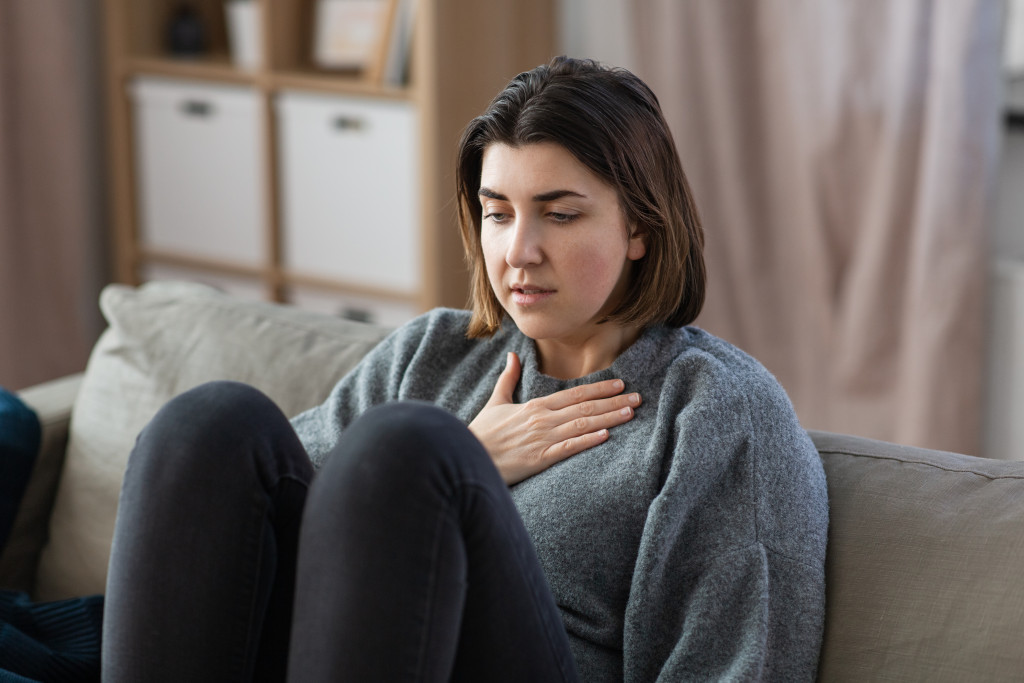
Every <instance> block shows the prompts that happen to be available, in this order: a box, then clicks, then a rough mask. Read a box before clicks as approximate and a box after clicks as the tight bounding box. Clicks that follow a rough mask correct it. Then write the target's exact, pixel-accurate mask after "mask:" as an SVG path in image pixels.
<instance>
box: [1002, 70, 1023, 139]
mask: <svg viewBox="0 0 1024 683" xmlns="http://www.w3.org/2000/svg"><path fill="white" fill-rule="evenodd" d="M1005 120H1006V127H1007V128H1010V129H1012V130H1015V131H1024V73H1021V74H1017V75H1016V76H1011V77H1010V78H1009V79H1008V80H1007V81H1006V119H1005Z"/></svg>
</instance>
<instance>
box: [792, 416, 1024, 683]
mask: <svg viewBox="0 0 1024 683" xmlns="http://www.w3.org/2000/svg"><path fill="white" fill-rule="evenodd" d="M811 436H812V438H813V439H814V441H815V445H816V446H817V447H818V450H819V452H820V453H821V456H822V460H823V462H824V466H825V474H826V477H827V479H828V492H829V510H830V522H829V546H828V555H827V559H826V588H827V598H826V599H827V607H826V624H825V641H824V646H823V649H822V657H821V663H820V670H819V679H820V680H827V681H877V680H892V681H897V680H899V681H907V680H915V681H930V682H934V681H964V680H977V681H997V680H998V681H1001V680H1019V679H1020V676H1021V675H1024V648H1021V646H1020V642H1021V637H1022V636H1024V580H1022V570H1024V463H1022V462H1005V461H996V460H985V459H981V458H975V457H971V456H966V455H958V454H954V453H942V452H937V451H929V450H924V449H919V448H909V447H904V446H896V445H893V444H890V443H883V442H878V441H871V440H868V439H863V438H856V437H849V436H841V435H836V434H826V433H814V432H812V433H811Z"/></svg>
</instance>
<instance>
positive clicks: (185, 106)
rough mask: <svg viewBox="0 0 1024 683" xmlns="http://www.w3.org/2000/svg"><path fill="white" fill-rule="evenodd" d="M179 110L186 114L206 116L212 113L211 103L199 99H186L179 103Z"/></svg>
mask: <svg viewBox="0 0 1024 683" xmlns="http://www.w3.org/2000/svg"><path fill="white" fill-rule="evenodd" d="M181 111H182V112H183V113H184V114H185V115H186V116H196V117H207V116H210V115H212V114H213V105H212V104H210V103H209V102H203V101H201V100H186V101H185V102H182V104H181Z"/></svg>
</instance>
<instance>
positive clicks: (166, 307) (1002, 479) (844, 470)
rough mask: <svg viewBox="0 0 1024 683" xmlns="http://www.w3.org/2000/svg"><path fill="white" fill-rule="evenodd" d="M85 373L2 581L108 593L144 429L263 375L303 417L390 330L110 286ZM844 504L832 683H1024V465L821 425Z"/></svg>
mask: <svg viewBox="0 0 1024 683" xmlns="http://www.w3.org/2000/svg"><path fill="white" fill-rule="evenodd" d="M100 306H101V309H102V311H103V313H104V315H105V317H106V319H107V321H108V323H109V327H108V328H107V330H106V331H105V332H104V333H103V335H102V336H101V338H100V339H99V341H98V342H97V344H96V346H95V348H94V350H93V353H92V355H91V357H90V360H89V363H88V365H87V367H86V368H85V371H84V372H83V373H81V374H78V375H75V376H72V377H66V378H62V379H59V380H56V381H54V382H49V383H47V384H44V385H40V386H37V387H32V388H29V389H26V390H24V391H22V392H20V396H21V398H22V400H24V401H25V402H26V403H27V404H28V405H30V406H31V407H32V408H33V409H34V410H35V411H36V412H37V414H38V415H39V417H40V420H41V422H42V424H43V443H42V447H41V452H40V455H39V457H38V459H37V462H36V465H35V469H34V471H33V475H32V479H31V480H30V482H29V486H28V489H27V491H26V493H25V496H24V498H23V500H22V502H21V506H20V508H19V510H18V515H17V518H16V521H15V526H14V528H13V530H12V532H11V537H10V540H9V541H8V543H7V545H6V547H5V548H4V549H3V554H2V555H0V586H2V587H4V588H15V589H20V590H25V591H28V592H30V594H31V595H32V596H33V597H34V598H35V599H37V600H54V599H59V598H64V597H71V596H81V595H89V594H95V593H101V592H103V589H104V582H105V576H106V564H107V557H108V554H109V550H110V539H111V535H112V531H113V525H114V517H115V514H116V510H117V497H118V492H119V488H120V482H121V476H122V472H123V471H124V467H125V463H126V460H127V458H128V454H129V451H130V449H131V447H132V445H133V443H134V439H135V436H136V435H137V433H138V432H139V430H140V429H141V428H142V427H143V425H144V424H145V423H146V422H147V421H148V420H149V419H150V418H151V417H152V415H153V414H154V413H155V412H156V410H157V409H158V408H159V407H160V406H161V405H163V404H164V403H165V402H166V401H167V400H168V399H170V398H172V397H173V396H175V395H177V394H178V393H180V392H182V391H185V390H187V389H189V388H190V387H193V386H195V385H197V384H200V383H202V382H205V381H208V380H213V379H233V380H238V381H243V382H248V383H250V384H252V385H254V386H256V387H258V388H259V389H261V390H262V391H264V392H265V393H267V394H268V395H269V396H271V397H272V398H273V399H274V400H275V401H277V402H278V404H279V405H280V406H281V407H282V408H283V409H284V411H285V412H286V413H287V414H289V415H292V414H295V413H298V412H299V411H301V410H304V409H305V408H307V407H310V406H313V405H315V404H317V403H319V402H320V401H322V400H323V399H324V398H325V396H326V395H327V393H328V392H329V390H330V388H331V387H332V386H333V385H334V383H335V381H336V380H337V379H338V378H339V377H341V376H342V375H343V374H344V373H345V372H346V370H347V369H348V368H350V367H352V366H353V365H354V364H355V363H356V362H357V361H358V360H359V358H360V357H362V356H363V354H365V353H366V352H367V351H368V350H369V349H371V348H372V347H373V346H374V345H375V344H376V343H377V342H378V341H379V340H380V339H382V338H383V337H384V335H385V334H387V332H388V329H387V328H385V327H381V326H377V325H372V324H369V323H360V322H354V321H350V320H344V319H341V318H337V317H333V316H328V315H324V314H320V313H314V312H310V311H306V310H302V309H299V308H296V307H292V306H287V305H277V304H270V303H266V302H258V301H247V300H243V299H239V298H235V297H233V296H231V295H228V294H225V293H222V292H219V291H217V290H214V289H212V288H210V287H206V286H204V285H199V284H194V283H181V282H153V283H149V284H146V285H143V286H141V287H138V288H134V287H128V286H124V285H111V286H109V287H107V288H106V289H105V290H104V292H103V295H102V296H101V300H100ZM811 437H812V439H813V440H814V443H815V444H816V446H817V448H818V451H819V453H820V455H821V458H822V462H823V463H824V467H825V472H826V475H827V479H828V489H829V498H830V523H829V548H828V555H827V567H826V571H827V610H826V614H827V616H826V624H825V637H824V643H823V649H822V654H821V663H820V671H819V678H820V680H823V681H930V682H934V681H974V680H976V681H997V680H1022V679H1024V647H1021V642H1022V640H1024V462H1004V461H993V460H984V459H980V458H975V457H971V456H967V455H960V454H955V453H945V452H938V451H930V450H924V449H920V448H911V447H907V446H900V445H895V444H890V443H883V442H879V441H872V440H869V439H865V438H859V437H854V436H846V435H840V434H831V433H825V432H811Z"/></svg>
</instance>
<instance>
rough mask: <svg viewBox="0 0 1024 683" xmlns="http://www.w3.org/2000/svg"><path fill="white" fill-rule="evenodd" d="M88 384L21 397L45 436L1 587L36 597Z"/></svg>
mask: <svg viewBox="0 0 1024 683" xmlns="http://www.w3.org/2000/svg"><path fill="white" fill-rule="evenodd" d="M81 383H82V374H81V373H79V374H75V375H69V376H67V377H62V378H60V379H56V380H53V381H51V382H46V383H45V384H39V385H36V386H34V387H29V388H28V389H24V390H22V391H20V392H18V396H19V397H20V398H21V400H22V401H24V402H25V403H26V404H27V405H28V406H29V407H30V408H32V409H33V410H34V411H35V412H36V415H38V416H39V422H40V424H41V425H42V429H43V434H42V441H41V444H40V449H39V456H38V457H37V458H36V463H35V465H34V466H33V468H32V477H31V478H30V479H29V482H28V486H27V487H26V489H25V495H24V497H23V498H22V500H21V505H20V506H19V508H18V516H17V517H16V519H15V521H14V528H13V529H11V534H10V538H9V539H8V541H7V545H6V546H5V547H4V548H3V553H2V554H0V587H3V588H11V589H16V590H24V591H28V592H31V591H32V589H33V584H34V581H35V575H36V567H37V566H38V564H39V554H40V552H42V549H43V546H44V545H45V544H46V537H47V530H48V527H49V522H50V511H51V510H52V509H53V500H54V497H55V496H56V494H57V484H58V483H59V482H60V474H61V469H62V468H63V466H64V454H65V451H66V449H67V443H68V427H69V425H70V422H71V408H72V406H73V405H74V403H75V398H76V397H77V395H78V389H79V387H80V386H81Z"/></svg>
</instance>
